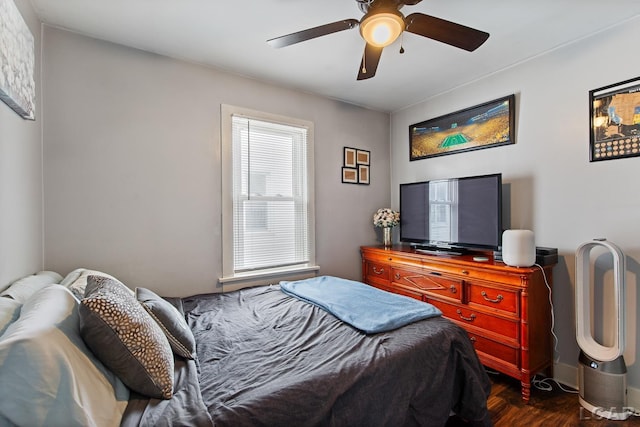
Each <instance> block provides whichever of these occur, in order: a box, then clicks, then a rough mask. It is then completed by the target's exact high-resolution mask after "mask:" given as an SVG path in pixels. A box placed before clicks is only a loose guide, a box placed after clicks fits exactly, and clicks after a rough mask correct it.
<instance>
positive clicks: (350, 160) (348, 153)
mask: <svg viewBox="0 0 640 427" xmlns="http://www.w3.org/2000/svg"><path fill="white" fill-rule="evenodd" d="M357 151H358V150H356V149H355V148H351V147H344V167H346V168H355V167H356V164H357V162H356V152H357Z"/></svg>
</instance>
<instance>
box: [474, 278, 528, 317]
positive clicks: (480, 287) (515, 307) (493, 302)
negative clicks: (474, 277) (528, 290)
mask: <svg viewBox="0 0 640 427" xmlns="http://www.w3.org/2000/svg"><path fill="white" fill-rule="evenodd" d="M467 292H468V294H467V298H468V302H469V304H471V305H472V304H478V305H481V306H484V307H490V308H494V309H496V310H500V311H504V312H505V313H509V314H513V315H518V314H519V313H520V310H519V292H518V291H515V290H511V289H505V288H498V287H493V286H490V285H485V284H481V283H474V282H471V283H468V287H467Z"/></svg>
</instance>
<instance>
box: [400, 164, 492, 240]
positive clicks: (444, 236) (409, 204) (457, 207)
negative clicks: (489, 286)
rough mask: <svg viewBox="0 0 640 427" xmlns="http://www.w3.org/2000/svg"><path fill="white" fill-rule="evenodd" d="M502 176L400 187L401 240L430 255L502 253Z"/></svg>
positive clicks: (418, 183) (439, 181) (469, 177)
mask: <svg viewBox="0 0 640 427" xmlns="http://www.w3.org/2000/svg"><path fill="white" fill-rule="evenodd" d="M501 239H502V174H499V173H497V174H491V175H481V176H480V175H479V176H468V177H462V178H449V179H439V180H432V181H423V182H415V183H408V184H400V241H401V242H405V243H410V244H411V245H413V246H416V247H417V248H418V249H422V250H426V251H430V250H433V251H436V252H438V251H441V250H442V251H450V252H451V251H453V252H467V251H469V250H498V249H499V247H500V245H501Z"/></svg>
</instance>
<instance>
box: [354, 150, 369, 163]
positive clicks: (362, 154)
mask: <svg viewBox="0 0 640 427" xmlns="http://www.w3.org/2000/svg"><path fill="white" fill-rule="evenodd" d="M369 155H370V152H369V151H367V150H357V151H356V162H357V163H358V164H359V165H368V164H369Z"/></svg>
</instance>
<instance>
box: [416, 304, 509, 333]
mask: <svg viewBox="0 0 640 427" xmlns="http://www.w3.org/2000/svg"><path fill="white" fill-rule="evenodd" d="M427 302H429V303H431V304H433V305H435V306H436V307H438V308H439V309H440V310H441V311H442V314H443V315H444V316H445V317H448V318H449V319H452V320H455V321H457V322H459V323H462V324H465V325H473V326H475V327H476V328H482V329H486V330H488V331H493V332H494V333H497V334H500V335H503V336H505V337H507V338H512V339H518V326H519V323H518V322H517V321H515V320H509V319H503V318H501V317H497V316H492V315H490V314H487V313H483V312H481V311H477V310H474V309H473V308H470V307H468V306H466V305H455V304H449V303H446V302H443V301H436V300H431V299H429V298H428V299H427Z"/></svg>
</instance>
